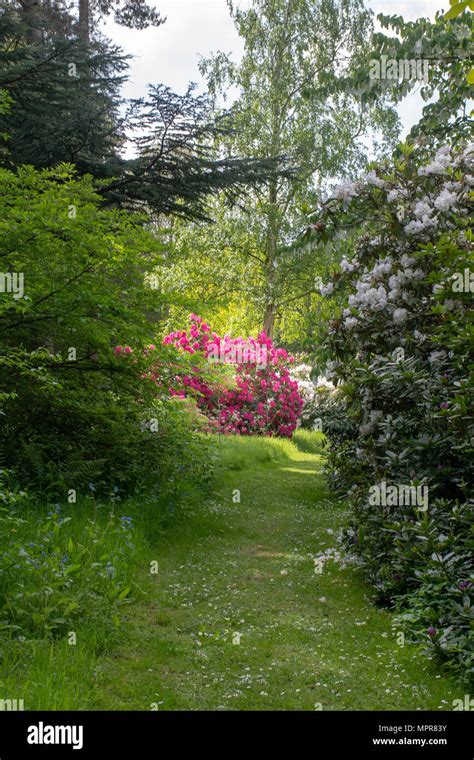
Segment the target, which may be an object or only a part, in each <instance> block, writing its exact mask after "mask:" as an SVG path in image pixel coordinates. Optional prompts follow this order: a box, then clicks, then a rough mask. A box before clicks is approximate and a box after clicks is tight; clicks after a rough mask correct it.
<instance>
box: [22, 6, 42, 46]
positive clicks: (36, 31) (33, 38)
mask: <svg viewBox="0 0 474 760" xmlns="http://www.w3.org/2000/svg"><path fill="white" fill-rule="evenodd" d="M20 4H21V8H22V11H23V18H24V19H25V21H26V24H27V26H28V32H27V40H28V43H29V44H30V45H34V44H35V42H41V26H40V23H39V15H40V14H39V12H38V11H39V10H40V0H21V2H20Z"/></svg>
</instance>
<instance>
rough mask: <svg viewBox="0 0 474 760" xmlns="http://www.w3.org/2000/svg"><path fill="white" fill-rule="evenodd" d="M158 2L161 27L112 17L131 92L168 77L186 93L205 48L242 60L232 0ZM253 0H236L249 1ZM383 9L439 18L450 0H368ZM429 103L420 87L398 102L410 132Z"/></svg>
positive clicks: (110, 29) (111, 30)
mask: <svg viewBox="0 0 474 760" xmlns="http://www.w3.org/2000/svg"><path fill="white" fill-rule="evenodd" d="M149 4H150V5H151V4H153V5H155V6H156V8H157V9H158V10H159V11H160V13H161V15H162V16H166V17H167V20H166V23H165V24H163V25H162V26H160V27H158V28H150V29H145V30H141V31H137V30H134V29H126V28H124V27H120V26H118V25H116V24H114V23H113V22H112V21H109V22H107V24H106V25H105V28H104V31H105V33H106V34H107V36H109V37H111V38H112V39H113V41H114V42H116V43H117V44H119V45H120V46H121V47H122V48H123V49H124V51H125V52H127V53H130V54H132V55H133V56H134V59H133V61H132V62H131V71H130V80H129V82H128V83H127V84H126V85H125V87H124V95H125V96H126V97H139V96H140V95H144V94H145V92H146V87H147V84H148V83H162V84H165V85H168V86H169V87H171V88H172V89H173V90H175V91H177V92H180V93H182V92H183V91H184V90H185V89H186V86H187V84H188V83H189V82H190V81H193V82H197V83H198V84H200V85H202V84H203V82H202V79H201V77H200V74H199V70H198V58H199V54H201V55H202V56H204V57H207V56H209V55H210V53H215V52H217V51H218V50H222V51H223V52H226V53H230V52H231V53H233V58H234V59H235V60H238V58H239V57H240V56H241V55H242V51H243V45H242V41H241V39H240V38H239V36H238V34H237V32H236V30H235V28H234V25H233V23H232V20H231V18H230V15H229V11H228V8H227V3H226V0H156V2H152V0H149ZM249 4H250V0H235V5H239V6H240V7H242V8H244V7H248V6H249ZM367 5H368V6H369V7H370V8H371V9H372V10H373V11H374V13H375V14H377V13H386V14H388V15H393V14H396V15H401V16H403V18H404V19H405V20H414V19H416V18H420V17H422V16H425V17H430V18H434V15H435V12H436V11H437V10H440V9H441V8H442V7H443V6H445V7H446V8H447V7H449V3H448V0H439V2H438V0H367ZM422 107H423V101H422V100H421V97H420V96H419V94H418V93H417V92H414V93H412V94H411V95H408V96H407V98H406V99H405V100H404V101H403V102H402V103H401V104H400V105H399V106H398V112H399V114H400V118H401V121H402V125H403V133H402V136H404V135H405V134H406V133H407V132H408V131H409V129H410V128H411V126H412V125H413V124H415V123H416V122H417V121H418V119H419V117H420V115H421V109H422Z"/></svg>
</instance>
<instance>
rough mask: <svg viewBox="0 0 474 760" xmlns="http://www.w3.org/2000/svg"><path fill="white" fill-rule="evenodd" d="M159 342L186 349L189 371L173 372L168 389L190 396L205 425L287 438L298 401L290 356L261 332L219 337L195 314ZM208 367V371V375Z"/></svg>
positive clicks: (294, 423)
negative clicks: (245, 336) (254, 335)
mask: <svg viewBox="0 0 474 760" xmlns="http://www.w3.org/2000/svg"><path fill="white" fill-rule="evenodd" d="M163 343H164V344H165V345H168V346H174V348H175V350H176V352H177V353H178V354H183V353H184V354H188V355H189V356H190V357H192V360H193V361H194V360H196V361H195V366H192V365H193V361H191V363H190V366H191V371H187V372H181V373H178V374H177V375H176V377H175V384H174V387H172V388H171V393H172V394H173V395H176V396H180V397H181V398H194V399H195V401H196V403H197V406H198V408H199V410H200V411H201V412H202V413H203V414H204V415H205V416H206V417H207V419H208V420H209V425H210V428H211V429H213V430H215V431H216V432H220V433H233V434H236V435H258V434H259V435H268V436H273V435H279V436H285V437H290V436H291V435H292V433H293V431H294V430H295V428H296V427H297V424H298V419H299V416H300V414H301V409H302V406H303V401H302V399H301V396H300V394H299V393H298V383H297V382H296V381H295V380H293V379H292V378H291V376H290V366H291V364H292V363H293V361H294V360H293V357H292V356H288V353H287V352H286V351H285V349H284V348H276V347H275V346H274V345H273V342H272V341H271V339H270V338H268V337H267V336H266V335H265V333H263V332H261V333H260V334H259V335H258V337H257V338H249V339H247V340H245V339H243V338H241V337H238V338H231V337H229V336H228V335H224V336H219V335H217V334H216V333H215V332H212V331H211V328H210V327H209V325H208V324H206V322H204V321H203V319H202V318H201V317H199V316H197V315H196V314H191V315H190V327H189V328H188V330H181V331H178V332H172V333H170V334H169V335H167V336H166V337H165V338H164V341H163ZM211 372H212V374H210V373H211Z"/></svg>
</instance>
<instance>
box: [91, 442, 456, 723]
mask: <svg viewBox="0 0 474 760" xmlns="http://www.w3.org/2000/svg"><path fill="white" fill-rule="evenodd" d="M219 448H220V465H219V469H218V473H217V480H216V484H215V492H214V493H212V494H210V495H209V497H208V498H207V499H206V500H205V501H204V500H203V503H202V504H201V505H200V506H199V508H198V509H197V511H196V512H195V514H194V515H192V516H190V517H189V519H188V520H187V522H181V523H179V524H176V525H175V526H174V527H173V528H172V529H170V530H168V531H167V532H166V534H163V535H161V536H160V537H159V538H158V539H157V540H155V541H154V543H153V546H151V547H150V548H149V549H148V550H147V551H144V552H143V557H142V561H143V568H142V571H140V572H139V575H138V577H137V578H136V583H137V584H138V585H139V586H140V587H141V588H143V589H144V591H145V592H146V595H143V596H142V598H141V600H139V601H137V602H135V603H134V604H133V606H132V607H130V608H129V609H128V617H127V620H126V624H125V625H126V629H125V634H126V638H125V639H124V642H123V643H122V644H121V645H120V646H119V647H118V648H116V649H115V650H114V651H113V652H111V653H109V655H108V656H102V657H101V658H100V659H99V661H98V662H97V663H96V667H95V676H96V677H95V679H94V688H93V692H92V694H91V699H92V706H93V707H94V708H96V709H126V710H149V709H159V710H187V709H189V710H198V709H201V710H226V709H231V710H268V709H278V710H314V709H323V710H389V709H394V710H404V709H410V710H416V709H420V710H421V709H434V710H436V709H439V710H443V709H446V710H450V709H452V700H453V699H454V698H457V697H459V696H460V695H461V692H462V689H460V688H459V687H458V686H457V685H456V683H455V682H454V681H453V680H452V679H450V678H447V677H445V676H441V675H440V673H439V672H437V671H436V669H435V666H434V665H433V664H432V663H431V662H430V661H429V660H428V659H427V658H426V657H424V656H423V655H422V653H421V652H420V650H419V649H416V648H414V647H412V646H409V645H408V644H407V645H405V646H399V645H398V644H397V631H396V630H394V628H393V618H392V615H391V614H390V613H389V612H388V611H386V610H382V609H378V608H377V607H376V606H375V605H374V603H373V598H372V593H371V590H370V588H369V587H368V586H367V585H366V584H365V582H364V580H363V578H362V577H361V575H360V571H359V570H358V569H357V567H355V566H353V565H348V566H345V565H344V564H341V562H340V561H330V562H327V563H325V565H324V568H323V572H322V573H321V574H319V573H316V572H315V562H314V559H315V558H317V557H318V556H319V555H321V553H323V552H324V551H325V550H327V549H329V548H331V547H336V539H335V533H336V531H337V530H338V529H339V527H340V526H341V525H343V524H344V523H346V522H347V520H348V514H347V512H346V510H345V507H344V504H341V503H338V502H337V501H336V500H334V499H332V498H331V496H330V494H328V493H327V491H326V488H325V483H324V478H323V476H322V464H323V460H322V455H321V453H320V452H321V437H320V436H318V435H317V434H309V433H305V432H304V431H301V432H298V433H297V435H296V436H295V437H294V439H293V441H292V442H290V441H281V440H274V439H263V438H262V439H257V438H229V437H226V438H223V439H221V443H220V446H219ZM239 496H240V502H239V501H238V498H239ZM152 561H157V562H158V563H159V573H158V574H157V575H151V574H150V572H149V566H150V562H152ZM236 634H238V635H236ZM237 640H240V643H239V644H238V643H236V642H237Z"/></svg>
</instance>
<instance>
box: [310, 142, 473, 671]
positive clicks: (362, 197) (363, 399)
mask: <svg viewBox="0 0 474 760" xmlns="http://www.w3.org/2000/svg"><path fill="white" fill-rule="evenodd" d="M473 156H474V153H473V151H472V149H470V148H461V149H459V150H457V151H454V150H452V149H450V148H449V147H448V146H445V147H443V148H442V149H440V150H439V151H438V152H437V154H436V156H435V157H434V158H433V159H432V160H430V161H429V163H427V164H426V163H425V164H423V163H421V164H420V162H419V160H418V156H417V152H416V150H414V149H413V147H410V146H405V147H403V149H402V151H401V152H400V153H399V155H398V157H397V158H396V160H395V163H394V165H393V166H390V165H388V164H387V165H384V166H381V167H377V170H372V171H371V172H370V173H369V174H368V175H367V176H366V177H365V178H364V179H363V180H361V181H359V182H356V183H348V184H346V185H344V186H342V187H340V188H338V189H337V190H336V191H335V197H334V198H333V199H332V200H330V201H329V202H328V204H327V207H326V210H325V215H323V218H322V219H321V221H320V229H321V230H322V234H323V235H324V236H325V237H326V238H328V237H330V236H331V234H333V232H334V231H335V230H334V228H335V227H337V225H339V224H341V225H348V226H351V225H352V226H353V227H355V228H357V229H358V230H359V241H358V244H357V246H356V249H355V251H354V255H353V258H352V259H351V260H347V259H343V260H342V262H341V265H340V269H339V271H337V272H334V274H333V277H332V281H331V282H330V283H329V285H325V286H324V288H323V289H322V292H323V293H326V294H328V295H329V294H330V293H332V298H333V299H334V300H333V304H334V309H335V312H336V313H335V317H334V319H333V320H332V321H331V323H330V326H329V329H328V332H327V337H326V341H325V345H324V347H323V353H324V354H325V356H326V357H327V356H331V358H332V361H331V365H330V370H331V372H332V373H333V375H332V376H333V377H334V378H336V379H337V382H338V394H337V397H336V399H337V400H338V402H339V411H337V410H335V411H334V412H333V416H332V419H331V416H330V415H328V416H327V417H326V424H325V428H324V432H325V433H326V434H327V436H328V438H329V450H330V454H329V464H330V468H331V475H332V482H333V484H334V485H335V486H336V487H338V488H339V489H340V490H341V491H343V492H345V493H347V495H348V497H349V498H350V500H351V503H352V505H353V509H354V514H355V522H354V525H353V528H352V529H351V531H350V533H349V538H350V540H351V542H352V544H353V546H355V548H356V549H357V551H358V552H359V554H360V555H361V557H362V558H363V560H364V562H365V566H366V568H367V569H368V572H369V574H370V577H371V579H372V581H373V583H374V584H375V586H376V588H377V590H378V593H379V596H380V598H381V599H382V600H383V601H385V602H390V603H396V604H397V607H398V608H399V609H400V610H404V609H406V610H407V615H406V616H402V618H401V619H403V620H405V622H406V623H407V625H408V624H409V626H410V630H411V633H412V635H413V636H414V637H415V638H417V639H418V640H424V641H427V640H428V641H429V642H430V643H431V648H432V649H433V650H434V651H436V652H437V653H438V654H440V655H443V657H444V658H445V659H447V660H448V661H449V662H451V663H454V662H456V663H457V666H458V667H459V668H460V670H462V671H463V672H464V673H466V672H467V671H469V670H470V669H472V655H471V654H470V653H469V647H468V640H469V641H470V642H471V646H472V629H470V628H469V619H471V621H472V608H471V602H470V597H471V594H472V581H473V577H472V567H473V565H472V548H473V543H472V533H471V532H470V526H471V525H472V517H473V504H472V501H470V500H469V498H468V497H469V484H470V483H472V475H473V472H472V470H473V467H472V457H470V455H469V452H470V451H472V440H473V437H474V425H473V417H472V385H473V373H472V359H471V357H470V352H469V345H470V343H471V341H472V329H473V328H472V305H473V301H472V292H473V290H474V285H473V282H472V280H473V275H472V274H471V273H470V271H469V265H470V264H472V233H471V232H470V230H469V228H468V225H469V209H470V206H471V197H472V193H470V189H469V187H470V184H472V182H473V177H472V166H473ZM344 418H345V421H344ZM383 484H385V487H386V488H388V487H393V486H395V489H396V491H395V492H396V493H397V494H401V493H402V491H399V490H398V489H407V488H411V489H416V488H427V489H428V493H429V500H428V501H429V503H428V511H427V512H426V513H425V511H424V506H423V505H422V504H421V503H420V502H419V501H416V500H413V499H411V500H410V499H408V500H407V499H406V498H405V497H404V496H402V497H400V496H397V498H394V499H391V501H385V502H384V501H380V500H379V502H378V503H377V501H376V500H375V499H372V498H371V497H372V495H373V494H374V493H377V488H379V487H381V486H382V485H383ZM380 492H381V491H380V488H379V491H378V493H379V494H380ZM392 492H393V488H392ZM403 493H408V492H407V491H406V490H404V491H403ZM412 493H414V490H413V491H412ZM471 625H472V623H471ZM471 672H472V670H471Z"/></svg>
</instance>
